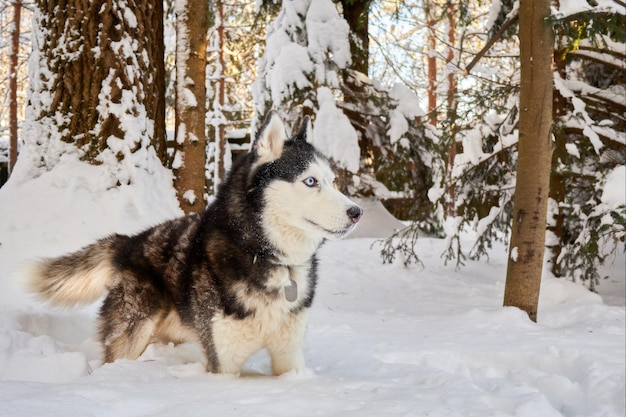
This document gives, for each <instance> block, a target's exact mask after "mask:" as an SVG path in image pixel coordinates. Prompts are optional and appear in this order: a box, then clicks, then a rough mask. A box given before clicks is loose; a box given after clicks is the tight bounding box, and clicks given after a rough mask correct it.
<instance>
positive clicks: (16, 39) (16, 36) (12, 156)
mask: <svg viewBox="0 0 626 417" xmlns="http://www.w3.org/2000/svg"><path fill="white" fill-rule="evenodd" d="M21 11H22V0H14V2H13V31H12V33H11V59H10V63H9V174H11V172H12V171H13V167H15V163H16V162H17V64H18V57H19V52H20V20H21V19H20V14H21Z"/></svg>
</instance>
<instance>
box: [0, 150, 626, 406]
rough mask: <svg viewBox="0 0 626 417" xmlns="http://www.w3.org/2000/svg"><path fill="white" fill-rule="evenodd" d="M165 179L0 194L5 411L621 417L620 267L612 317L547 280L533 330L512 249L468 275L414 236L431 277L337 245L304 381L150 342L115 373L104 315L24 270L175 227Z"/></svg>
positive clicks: (580, 293)
mask: <svg viewBox="0 0 626 417" xmlns="http://www.w3.org/2000/svg"><path fill="white" fill-rule="evenodd" d="M68 164H69V165H68ZM160 185H162V184H159V183H158V181H156V182H155V183H149V180H145V181H144V182H141V181H138V182H137V183H136V184H135V185H133V186H127V187H122V188H114V189H107V187H106V186H105V185H104V184H103V181H101V176H100V174H99V172H98V168H96V167H89V166H85V165H83V164H80V163H78V162H73V163H72V162H70V163H65V164H62V165H61V166H59V167H58V168H56V169H55V170H53V171H52V172H50V173H48V174H44V175H43V176H41V177H39V178H37V179H35V180H30V181H25V182H23V183H22V184H12V183H9V184H8V185H7V186H6V187H4V188H2V189H0V416H2V417H5V416H6V417H20V416H46V417H54V416H62V417H67V416H81V417H82V416H99V417H103V416H112V417H113V416H114V417H123V416H185V417H191V416H210V415H211V416H220V417H226V416H269V417H279V416H290V417H299V416H372V417H374V416H375V417H382V416H404V417H408V416H420V417H421V416H429V417H437V416H442V417H443V416H446V417H447V416H459V417H468V416H476V417H486V416H520V417H556V416H568V417H574V416H581V417H623V416H624V414H625V411H626V410H625V402H624V394H625V369H626V368H625V354H626V352H625V310H624V290H623V288H624V286H623V285H624V258H623V256H622V255H620V256H621V257H620V258H619V259H617V260H616V264H615V266H613V267H612V268H609V269H608V270H607V273H608V274H609V275H610V278H609V280H607V281H604V282H603V283H602V284H601V289H603V291H604V292H605V293H607V294H606V296H605V299H606V300H610V302H611V304H616V305H607V304H606V303H605V302H603V300H602V299H601V297H600V296H598V295H595V294H592V293H590V292H588V291H587V290H585V289H584V288H583V287H581V286H579V285H576V284H573V283H570V282H568V281H566V280H557V279H554V278H549V277H546V278H545V279H544V282H543V285H542V290H541V298H540V306H539V308H540V310H539V320H538V323H533V322H531V321H530V320H529V319H528V318H527V317H526V315H525V314H524V313H522V312H521V311H519V310H517V309H515V308H502V307H501V304H502V298H503V290H504V277H505V269H506V262H505V260H506V251H505V248H503V247H501V246H498V247H495V248H494V249H493V251H492V253H491V256H490V260H489V261H488V262H486V261H484V262H467V265H466V266H465V267H464V268H462V269H460V270H456V269H455V266H454V265H453V263H451V264H449V265H447V266H446V265H444V263H443V260H442V259H441V257H440V255H441V253H442V251H443V243H444V242H442V241H439V240H436V239H430V238H426V237H425V238H423V239H421V240H420V241H419V242H418V248H417V251H418V253H419V255H420V257H421V259H422V261H423V262H424V265H423V266H411V267H409V268H404V267H403V266H401V265H383V264H381V261H380V257H379V256H378V249H377V247H376V245H374V247H372V244H373V243H374V242H375V239H373V238H352V239H347V240H344V241H340V242H329V243H327V244H326V245H325V246H324V247H323V248H322V250H321V253H320V282H319V291H318V293H317V298H316V300H315V303H314V306H313V308H312V313H311V321H310V325H309V327H308V333H307V338H306V349H305V355H306V359H307V364H308V366H309V367H310V370H311V371H310V372H309V373H306V374H304V375H303V374H298V375H292V374H289V375H285V376H282V377H271V376H267V375H268V373H269V359H268V357H267V355H266V354H264V353H263V352H261V353H259V354H257V355H256V356H254V357H253V358H251V360H250V361H249V362H248V363H247V365H246V367H245V370H244V372H243V373H242V375H241V377H235V376H231V375H212V374H207V373H205V372H204V370H203V367H202V365H201V364H200V363H199V361H200V354H199V350H198V348H197V346H195V345H193V344H184V345H179V346H171V345H170V346H164V345H152V346H150V347H149V348H148V350H147V351H146V352H145V353H144V354H143V356H142V357H141V358H140V360H137V361H128V360H121V361H117V362H115V363H112V364H107V365H104V366H103V365H101V363H100V362H99V355H100V349H99V346H98V344H97V343H96V342H95V339H94V337H93V336H94V313H95V311H96V310H97V306H91V307H88V308H84V309H73V310H64V311H59V310H53V309H51V308H48V307H46V306H44V305H41V304H39V303H38V302H37V301H36V300H34V299H32V298H31V297H30V296H29V295H28V294H26V293H24V291H23V290H22V289H21V287H20V284H19V280H18V278H17V277H18V276H19V274H18V273H17V271H18V270H19V267H20V266H21V265H22V264H23V263H24V262H25V261H26V260H27V259H29V258H32V257H37V256H49V255H56V254H60V253H63V252H66V251H69V250H74V249H77V248H78V247H80V246H82V245H84V244H86V243H88V242H90V241H91V240H93V239H96V238H98V237H101V236H103V235H106V234H108V233H111V232H124V231H127V232H135V231H137V230H140V229H141V228H143V227H145V226H147V225H151V224H155V223H158V222H160V221H162V220H164V219H165V218H167V217H171V216H174V215H176V214H177V209H176V204H175V201H174V199H173V194H171V195H170V194H168V193H157V192H156V191H155V187H159V186H160ZM372 207H374V208H375V207H378V206H376V205H372ZM379 214H381V213H377V212H376V210H375V209H373V210H371V211H369V212H366V214H365V216H366V217H364V221H369V224H367V223H366V224H364V225H363V230H364V231H365V230H367V231H368V232H372V233H373V232H375V230H374V229H375V227H373V226H374V225H375V224H376V221H377V218H378V215H379ZM381 215H382V214H381ZM367 216H369V220H366V219H367ZM387 223H389V219H388V218H387V219H386V220H385V224H387ZM381 224H382V222H381ZM366 234H367V233H366Z"/></svg>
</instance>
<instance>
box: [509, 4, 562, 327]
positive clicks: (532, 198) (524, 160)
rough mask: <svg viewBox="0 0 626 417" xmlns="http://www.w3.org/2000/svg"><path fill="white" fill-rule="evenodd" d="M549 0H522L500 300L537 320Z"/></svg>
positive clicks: (548, 105) (546, 155) (548, 96)
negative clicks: (513, 161)
mask: <svg viewBox="0 0 626 417" xmlns="http://www.w3.org/2000/svg"><path fill="white" fill-rule="evenodd" d="M549 15H550V1H549V0H521V1H520V23H519V26H520V30H519V39H520V59H521V62H520V65H521V87H520V121H519V143H518V167H517V184H516V187H515V199H514V202H513V229H512V232H511V244H510V250H509V260H508V267H507V276H506V287H505V292H504V305H505V306H515V307H519V308H521V309H522V310H524V311H526V312H527V313H528V316H529V317H530V319H531V320H533V321H537V305H538V300H539V287H540V284H541V273H542V266H543V254H544V244H545V234H546V212H547V204H548V193H549V190H550V166H551V155H552V142H551V138H550V129H551V125H552V87H553V78H552V54H553V49H554V35H553V33H552V29H551V27H550V26H549V25H548V24H547V22H546V21H545V18H546V17H547V16H549Z"/></svg>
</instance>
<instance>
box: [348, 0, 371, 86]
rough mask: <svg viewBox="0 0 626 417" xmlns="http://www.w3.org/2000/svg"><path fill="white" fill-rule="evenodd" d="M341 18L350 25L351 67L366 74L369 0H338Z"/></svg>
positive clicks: (367, 63)
mask: <svg viewBox="0 0 626 417" xmlns="http://www.w3.org/2000/svg"><path fill="white" fill-rule="evenodd" d="M340 1H341V5H342V8H343V18H344V19H345V20H346V21H347V22H348V25H349V26H350V50H351V51H352V65H351V66H350V68H351V69H353V70H356V71H359V72H361V73H363V74H365V75H368V70H369V19H368V16H369V8H370V4H371V0H340Z"/></svg>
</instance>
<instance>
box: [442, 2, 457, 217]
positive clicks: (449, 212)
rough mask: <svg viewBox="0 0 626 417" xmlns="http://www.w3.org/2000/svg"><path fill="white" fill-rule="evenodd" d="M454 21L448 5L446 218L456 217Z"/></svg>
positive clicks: (450, 6) (450, 7) (452, 9)
mask: <svg viewBox="0 0 626 417" xmlns="http://www.w3.org/2000/svg"><path fill="white" fill-rule="evenodd" d="M455 26H456V25H455V21H454V4H453V3H452V2H450V3H449V4H448V56H447V58H446V65H447V67H448V68H447V69H446V70H447V71H448V97H447V103H448V121H449V129H450V147H449V148H448V165H447V169H448V184H450V187H449V188H448V207H447V208H446V214H445V215H446V216H447V217H451V218H453V217H455V216H456V189H455V187H454V185H453V179H452V172H453V171H454V160H455V158H456V154H457V145H456V131H455V126H456V125H457V124H456V79H455V77H454V72H453V71H452V70H451V66H452V60H453V59H454V42H455V34H456V33H455Z"/></svg>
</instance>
